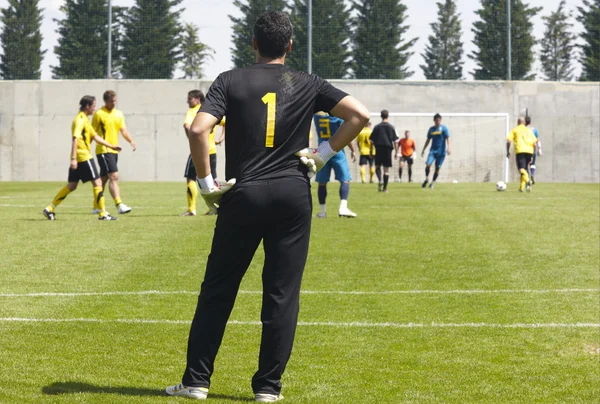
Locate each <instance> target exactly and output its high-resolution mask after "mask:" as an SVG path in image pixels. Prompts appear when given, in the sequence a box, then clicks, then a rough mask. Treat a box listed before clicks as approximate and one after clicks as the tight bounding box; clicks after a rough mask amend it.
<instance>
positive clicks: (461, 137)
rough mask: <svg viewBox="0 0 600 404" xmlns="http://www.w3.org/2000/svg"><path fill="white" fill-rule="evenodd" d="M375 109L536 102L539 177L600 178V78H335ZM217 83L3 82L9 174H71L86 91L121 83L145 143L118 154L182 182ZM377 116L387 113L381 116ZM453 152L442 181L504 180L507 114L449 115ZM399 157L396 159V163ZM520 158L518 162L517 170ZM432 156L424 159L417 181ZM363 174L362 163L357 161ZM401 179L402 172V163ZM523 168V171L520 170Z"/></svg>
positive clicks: (130, 122)
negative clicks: (200, 110)
mask: <svg viewBox="0 0 600 404" xmlns="http://www.w3.org/2000/svg"><path fill="white" fill-rule="evenodd" d="M333 83H334V84H335V85H336V86H339V87H340V88H342V89H343V90H345V91H347V92H349V93H350V94H352V95H353V96H355V97H356V98H358V99H359V100H361V101H362V102H363V103H364V104H365V105H366V106H367V107H368V108H369V109H370V110H371V111H372V112H379V111H380V110H381V109H387V110H389V111H390V112H437V111H440V112H486V113H495V112H498V113H509V114H510V126H511V127H512V126H514V122H515V121H516V118H517V117H518V115H519V114H523V113H524V112H525V109H526V108H527V109H528V110H529V114H530V115H531V116H532V118H533V121H534V125H535V126H537V127H538V129H539V131H540V137H541V139H542V141H543V146H544V156H543V157H542V158H541V159H539V160H538V164H537V166H538V175H537V179H538V180H539V181H556V182H599V181H600V163H599V160H600V150H599V147H600V142H599V138H600V85H599V83H564V84H563V83H547V82H436V81H428V82H405V81H404V82H399V81H333ZM209 85H210V82H205V81H184V80H173V81H170V80H164V81H162V80H154V81H129V80H82V81H0V181H63V180H65V179H66V176H67V170H68V164H69V163H68V160H69V147H70V141H69V136H70V133H69V132H70V125H71V121H72V119H73V117H74V116H75V114H76V113H77V108H78V101H79V99H80V98H81V96H82V95H85V94H90V95H95V96H96V98H97V99H98V103H99V105H101V104H102V101H101V99H102V93H103V92H104V90H106V89H109V88H110V89H113V90H115V91H116V92H117V94H118V108H119V109H121V110H122V111H123V112H124V113H125V117H126V122H127V126H128V128H129V131H130V132H131V133H132V135H133V136H134V139H135V140H136V143H137V146H138V150H137V151H136V152H132V151H131V149H130V148H129V145H127V143H126V142H124V141H122V143H124V144H122V146H124V147H123V152H121V156H120V157H119V168H120V174H121V178H122V179H123V180H125V181H181V180H182V178H183V171H184V168H185V163H186V158H187V155H188V145H187V140H186V138H185V134H184V132H183V129H182V124H183V118H184V115H185V112H186V110H187V104H186V102H185V101H186V94H187V92H188V91H189V90H190V89H193V88H199V89H201V90H203V91H205V92H206V90H207V89H208V87H209ZM373 122H374V123H377V122H378V119H377V118H375V119H374V120H373ZM392 123H393V124H394V125H395V126H396V127H397V130H398V133H399V135H401V133H402V132H403V131H404V130H405V129H410V130H411V131H412V133H413V136H414V138H415V140H416V142H417V145H418V148H419V150H420V149H421V148H422V146H423V144H424V141H425V133H426V130H427V128H428V127H429V126H430V125H431V118H395V119H393V120H392ZM444 123H445V124H447V125H448V127H449V128H450V131H451V135H452V140H453V155H452V156H449V157H448V158H447V160H446V163H445V164H444V170H443V171H442V176H441V177H440V180H441V181H448V180H453V179H457V180H459V181H485V180H490V181H497V180H499V179H501V178H502V167H503V162H504V159H503V145H504V140H503V139H504V137H505V133H504V132H505V130H504V121H503V120H501V119H497V118H450V117H447V118H445V119H444ZM395 164H396V165H397V162H396V163H395ZM513 164H514V162H511V171H512V173H514V172H515V170H514V169H513V167H512V166H513ZM423 166H424V162H423V160H422V159H417V161H416V163H415V167H414V169H415V180H420V179H421V178H422V176H423V172H422V169H423ZM352 170H353V176H354V178H355V179H358V178H359V176H358V168H357V166H356V165H355V164H353V165H352ZM217 172H218V175H220V176H223V175H224V148H223V147H218V167H217ZM392 174H393V175H392V179H395V178H396V176H397V170H396V167H394V170H393V172H392ZM513 175H514V174H513Z"/></svg>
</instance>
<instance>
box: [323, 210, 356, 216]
mask: <svg viewBox="0 0 600 404" xmlns="http://www.w3.org/2000/svg"><path fill="white" fill-rule="evenodd" d="M338 214H339V215H340V217H356V213H354V212H352V211H351V210H350V209H348V208H343V209H342V208H340V210H339V211H338ZM317 215H318V214H317Z"/></svg>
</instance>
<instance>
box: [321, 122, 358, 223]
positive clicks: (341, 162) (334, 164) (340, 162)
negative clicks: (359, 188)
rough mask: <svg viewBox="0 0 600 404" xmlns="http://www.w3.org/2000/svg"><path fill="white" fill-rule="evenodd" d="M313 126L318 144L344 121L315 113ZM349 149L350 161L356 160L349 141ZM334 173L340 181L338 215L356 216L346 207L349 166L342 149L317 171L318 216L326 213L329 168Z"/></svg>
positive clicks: (326, 138) (325, 215)
mask: <svg viewBox="0 0 600 404" xmlns="http://www.w3.org/2000/svg"><path fill="white" fill-rule="evenodd" d="M314 121H315V128H316V129H317V134H318V137H319V144H321V143H322V142H325V141H328V140H329V138H330V137H331V136H333V135H334V134H335V132H336V131H337V130H338V128H339V127H340V125H341V124H342V123H343V122H344V121H343V120H341V119H340V118H336V117H334V116H330V115H327V114H321V113H319V114H316V115H315V116H314ZM349 146H350V150H351V151H352V161H355V160H356V157H355V154H354V146H353V145H352V143H350V145H349ZM332 169H333V172H334V173H335V179H336V180H338V181H339V182H340V209H339V210H338V213H339V216H340V217H356V213H354V212H352V211H351V210H350V209H348V194H349V193H350V180H351V179H352V178H351V177H350V167H348V160H346V153H344V150H343V149H342V150H340V151H339V153H337V154H336V155H335V156H333V157H332V158H331V159H330V160H329V161H328V162H327V163H326V164H325V166H323V168H322V169H320V170H319V171H318V172H317V176H316V181H317V183H318V184H319V188H318V192H317V194H318V196H319V208H320V209H319V213H317V216H316V217H318V218H321V219H323V218H326V217H327V214H326V211H325V200H326V199H327V183H328V182H329V177H330V176H331V170H332Z"/></svg>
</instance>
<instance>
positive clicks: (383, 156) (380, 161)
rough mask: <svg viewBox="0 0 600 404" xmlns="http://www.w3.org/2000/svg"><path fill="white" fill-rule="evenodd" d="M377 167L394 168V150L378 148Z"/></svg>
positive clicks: (376, 155)
mask: <svg viewBox="0 0 600 404" xmlns="http://www.w3.org/2000/svg"><path fill="white" fill-rule="evenodd" d="M375 165H377V166H384V167H391V166H392V149H390V148H388V147H383V148H382V147H379V148H377V154H375Z"/></svg>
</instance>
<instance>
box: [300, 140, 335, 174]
mask: <svg viewBox="0 0 600 404" xmlns="http://www.w3.org/2000/svg"><path fill="white" fill-rule="evenodd" d="M294 154H295V155H296V156H298V157H300V161H301V162H302V164H304V165H305V166H306V167H308V178H312V177H313V176H314V175H315V174H316V172H317V171H319V170H320V169H321V168H323V166H324V165H325V164H326V163H327V161H329V159H330V158H332V157H333V156H335V155H336V154H337V152H336V151H335V150H333V149H332V148H331V145H330V144H329V141H326V142H323V143H321V144H320V145H319V147H318V148H316V149H315V148H306V149H302V150H300V151H297V152H296V153H294Z"/></svg>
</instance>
